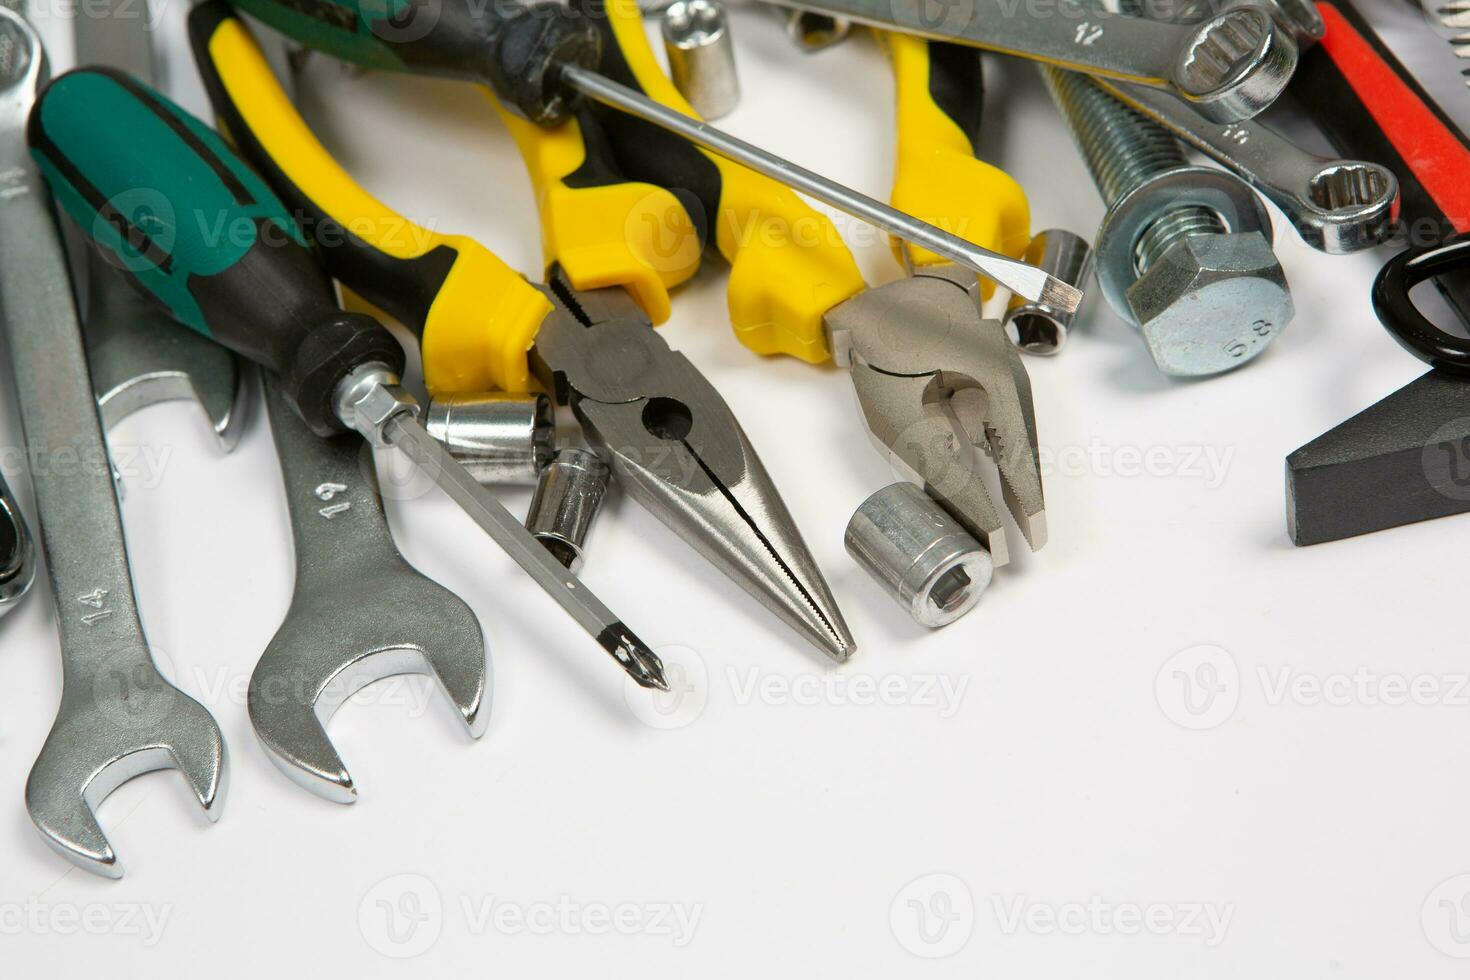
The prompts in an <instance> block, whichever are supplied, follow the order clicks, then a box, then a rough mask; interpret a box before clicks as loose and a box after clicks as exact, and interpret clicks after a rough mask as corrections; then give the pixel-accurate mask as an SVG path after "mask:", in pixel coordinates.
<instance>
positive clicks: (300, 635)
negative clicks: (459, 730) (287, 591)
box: [248, 377, 490, 803]
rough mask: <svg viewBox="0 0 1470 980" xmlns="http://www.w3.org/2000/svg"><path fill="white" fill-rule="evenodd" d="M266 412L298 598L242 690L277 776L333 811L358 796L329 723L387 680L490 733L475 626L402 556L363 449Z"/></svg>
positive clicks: (269, 389) (275, 408) (277, 407)
mask: <svg viewBox="0 0 1470 980" xmlns="http://www.w3.org/2000/svg"><path fill="white" fill-rule="evenodd" d="M265 403H266V405H267V409H268V411H269V413H270V420H271V431H272V432H273V433H274V435H275V440H276V452H277V454H278V455H279V457H280V461H281V475H282V477H283V479H284V481H285V484H286V502H287V506H288V509H289V510H290V513H291V530H292V534H293V536H294V538H295V542H296V589H295V593H294V595H293V596H292V599H291V606H290V609H289V610H288V611H287V613H286V619H285V621H284V622H282V623H281V627H280V629H279V630H278V631H277V632H276V635H275V637H274V638H273V639H272V640H271V642H270V645H269V646H268V647H267V648H266V651H265V653H264V654H263V655H262V656H261V658H260V662H259V663H258V664H257V665H256V667H255V672H254V674H253V675H252V676H251V678H250V691H249V697H248V703H249V709H250V722H251V724H252V725H253V726H254V727H255V734H256V735H257V736H258V737H259V738H260V742H261V744H262V745H263V746H265V749H266V751H267V753H268V754H269V755H270V758H271V761H273V762H274V763H275V764H276V765H277V766H278V767H279V768H280V770H281V771H282V772H284V773H285V774H286V775H287V776H290V777H291V778H292V779H294V780H295V781H296V782H298V783H300V784H301V785H302V786H304V787H306V788H307V789H309V790H311V791H312V792H314V793H317V794H320V795H321V796H324V797H326V798H327V799H329V800H333V801H335V802H337V803H351V802H353V801H354V800H356V799H357V788H356V786H355V785H354V784H353V781H352V777H351V776H350V775H349V774H348V772H347V768H346V766H344V765H343V763H342V759H341V756H339V755H338V754H337V750H336V749H335V748H334V747H333V745H332V742H331V739H330V738H328V736H327V732H326V727H325V726H326V722H327V720H328V719H329V718H331V716H332V715H333V714H334V713H335V712H336V710H337V709H338V708H339V707H340V706H341V705H342V703H343V702H344V701H346V700H347V699H348V698H350V697H351V696H352V695H353V694H355V693H356V692H357V691H359V690H361V689H362V688H363V687H365V686H367V685H368V684H371V683H372V682H374V681H376V680H379V679H381V678H384V677H388V676H391V675H394V674H410V673H415V674H430V675H432V676H434V677H436V678H437V679H438V681H439V685H440V687H441V688H442V689H443V691H444V693H445V694H446V695H448V697H449V699H450V700H451V701H452V702H453V703H454V706H455V708H457V709H458V711H459V715H460V718H461V720H463V722H464V724H465V727H466V728H467V729H468V730H469V733H470V735H472V736H473V737H475V738H478V737H479V736H481V735H483V734H484V732H485V727H486V725H487V724H488V722H489V711H488V710H487V709H488V705H489V700H490V697H489V686H488V679H489V678H488V663H487V659H486V655H485V636H484V633H483V632H482V630H481V629H480V622H479V620H478V619H476V618H475V614H474V613H473V612H472V611H471V610H470V607H469V606H467V605H466V604H465V603H464V601H463V600H461V599H460V598H459V597H458V596H456V595H455V594H454V593H452V592H450V591H449V590H448V589H446V588H444V587H443V586H442V585H439V584H438V583H437V582H434V581H432V580H430V579H429V578H427V577H426V576H424V575H423V574H421V573H420V572H418V571H417V570H416V569H414V568H413V567H412V566H411V565H409V563H408V562H407V561H406V560H405V559H404V558H403V556H402V554H400V553H399V551H398V547H397V545H395V544H394V543H393V535H392V533H391V531H390V530H389V528H388V520H387V517H386V516H385V515H384V513H383V500H382V497H381V495H380V492H379V488H378V483H377V478H376V471H375V470H374V469H373V461H372V456H371V454H370V453H367V452H365V451H364V446H363V443H362V440H360V439H357V438H355V437H354V436H351V435H347V436H336V437H333V438H330V439H323V438H321V437H319V436H317V435H316V434H314V433H313V432H312V431H311V429H309V428H308V427H307V425H306V423H304V422H302V421H301V419H300V418H299V417H298V416H297V415H296V414H295V413H294V412H292V411H291V409H290V408H289V406H287V405H286V402H285V399H284V398H283V397H282V395H281V393H280V391H279V389H278V388H277V387H276V382H275V379H274V377H268V378H267V379H266V391H265Z"/></svg>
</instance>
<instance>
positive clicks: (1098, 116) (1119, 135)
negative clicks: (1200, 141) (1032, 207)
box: [1042, 65, 1225, 275]
mask: <svg viewBox="0 0 1470 980" xmlns="http://www.w3.org/2000/svg"><path fill="white" fill-rule="evenodd" d="M1042 75H1043V76H1044V77H1045V79H1046V87H1047V90H1048V91H1050V92H1051V97H1052V101H1053V102H1055V103H1056V104H1057V108H1058V109H1060V110H1061V112H1062V118H1064V119H1065V120H1066V121H1067V128H1068V129H1069V130H1071V132H1072V138H1073V139H1074V140H1076V141H1077V146H1078V148H1079V149H1081V151H1082V157H1083V159H1084V160H1085V161H1086V162H1087V169H1088V171H1089V172H1090V173H1091V174H1092V180H1093V183H1095V184H1097V189H1098V191H1099V192H1100V193H1101V194H1102V196H1103V203H1105V204H1106V205H1107V206H1108V207H1109V208H1111V207H1113V206H1114V205H1116V204H1117V203H1118V202H1119V201H1121V200H1122V199H1123V198H1125V197H1127V196H1128V195H1129V194H1131V193H1133V192H1134V191H1135V190H1137V189H1138V188H1140V187H1142V186H1143V185H1144V184H1145V183H1147V182H1148V181H1149V180H1152V179H1153V178H1154V177H1157V176H1158V175H1159V174H1162V173H1167V172H1168V171H1170V170H1174V169H1176V168H1178V167H1183V166H1185V165H1186V163H1187V161H1186V160H1185V159H1184V151H1183V150H1182V149H1180V147H1179V143H1178V141H1177V140H1175V139H1174V136H1173V134H1171V133H1170V132H1169V131H1168V130H1166V129H1164V128H1163V127H1162V126H1159V125H1157V124H1156V123H1154V122H1153V121H1152V120H1150V119H1147V118H1145V117H1144V116H1143V115H1141V114H1139V113H1138V112H1135V111H1134V110H1133V109H1132V108H1130V107H1129V106H1126V105H1124V104H1123V103H1122V102H1119V101H1118V100H1117V99H1115V98H1113V97H1112V96H1111V95H1109V94H1108V93H1107V92H1104V91H1103V90H1102V89H1101V88H1099V87H1098V86H1096V85H1094V84H1093V83H1092V81H1091V80H1090V79H1088V78H1087V77H1086V76H1085V75H1081V74H1078V73H1077V72H1071V71H1065V70H1063V69H1060V68H1053V67H1051V66H1050V65H1047V66H1045V67H1043V68H1042ZM1224 233H1225V226H1224V224H1222V223H1221V221H1220V219H1219V217H1218V216H1217V215H1216V214H1215V213H1214V212H1213V211H1210V210H1209V209H1207V208H1199V207H1183V208H1179V209H1178V210H1176V211H1172V212H1170V213H1169V214H1168V215H1165V216H1164V217H1163V218H1160V219H1159V220H1158V221H1155V222H1154V223H1153V224H1152V225H1150V226H1149V227H1148V228H1147V229H1145V230H1144V232H1143V234H1142V235H1140V236H1139V239H1138V245H1137V248H1136V254H1135V255H1134V259H1133V268H1134V273H1135V274H1136V275H1143V273H1145V272H1147V271H1148V267H1149V266H1151V265H1152V264H1153V263H1154V262H1155V261H1157V260H1158V259H1159V257H1160V256H1162V255H1163V254H1164V253H1165V252H1167V251H1168V250H1169V248H1170V247H1171V246H1173V245H1174V244H1175V243H1176V242H1180V241H1183V240H1184V239H1185V238H1187V237H1189V236H1190V235H1219V234H1224Z"/></svg>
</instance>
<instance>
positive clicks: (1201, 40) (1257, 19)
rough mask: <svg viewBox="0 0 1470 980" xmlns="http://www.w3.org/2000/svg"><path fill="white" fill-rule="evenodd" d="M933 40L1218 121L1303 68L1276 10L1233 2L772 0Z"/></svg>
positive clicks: (1270, 93)
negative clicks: (1083, 77)
mask: <svg viewBox="0 0 1470 980" xmlns="http://www.w3.org/2000/svg"><path fill="white" fill-rule="evenodd" d="M773 2H775V3H776V4H778V5H780V6H785V7H795V8H797V9H800V10H809V11H816V12H817V13H821V14H826V15H828V16H830V17H836V18H842V19H845V20H853V21H858V22H859V23H864V24H870V25H873V26H876V27H884V28H887V29H889V30H896V31H899V32H901V33H905V34H917V35H919V36H920V37H926V38H929V39H931V40H936V41H950V42H953V43H956V44H968V45H972V46H974V47H979V48H988V49H990V50H992V51H999V52H1002V53H1004V54H1012V55H1016V56H1018V57H1022V58H1029V59H1031V60H1034V61H1040V62H1044V63H1046V64H1051V65H1057V66H1058V67H1062V68H1070V69H1072V70H1073V71H1080V72H1085V73H1086V74H1089V75H1097V76H1101V77H1106V78H1115V79H1121V80H1124V81H1131V82H1135V83H1140V84H1143V85H1147V86H1152V87H1154V88H1157V89H1158V90H1159V91H1161V92H1166V93H1168V94H1169V96H1171V97H1173V98H1176V99H1182V100H1183V101H1184V102H1186V103H1188V104H1189V105H1191V106H1193V107H1194V109H1195V110H1196V111H1197V112H1199V113H1200V114H1201V115H1203V116H1206V117H1207V118H1209V119H1213V120H1216V121H1218V122H1230V121H1231V120H1235V119H1248V118H1250V117H1251V116H1254V115H1255V114H1256V113H1258V112H1260V111H1261V110H1262V109H1264V108H1266V107H1267V106H1269V105H1270V104H1271V103H1272V102H1274V101H1275V99H1276V97H1277V96H1278V95H1280V94H1281V92H1282V91H1283V90H1284V89H1285V88H1286V84H1287V82H1289V81H1290V80H1291V75H1292V72H1293V71H1295V70H1296V62H1297V45H1296V42H1295V41H1294V40H1293V39H1292V37H1291V35H1290V34H1289V33H1288V32H1287V31H1285V30H1283V29H1282V28H1281V26H1280V25H1279V24H1278V23H1277V21H1276V19H1275V17H1273V15H1272V14H1271V12H1270V11H1268V10H1267V9H1265V8H1263V7H1259V6H1233V7H1229V8H1227V9H1225V10H1222V11H1220V12H1219V13H1217V14H1215V15H1213V16H1211V17H1208V18H1206V19H1205V20H1202V21H1200V22H1199V23H1196V24H1188V25H1183V24H1170V23H1165V22H1163V21H1156V20H1146V19H1144V18H1142V17H1133V16H1127V15H1125V14H1120V13H1116V12H1112V11H1108V10H1103V9H1099V8H1098V6H1097V5H1096V3H1095V2H1094V0H1055V2H1051V3H1048V4H1047V5H1046V7H1047V9H1046V10H1045V11H1037V10H1031V9H1028V6H1027V4H1025V3H1023V2H1020V0H1016V2H1010V0H944V2H935V0H773Z"/></svg>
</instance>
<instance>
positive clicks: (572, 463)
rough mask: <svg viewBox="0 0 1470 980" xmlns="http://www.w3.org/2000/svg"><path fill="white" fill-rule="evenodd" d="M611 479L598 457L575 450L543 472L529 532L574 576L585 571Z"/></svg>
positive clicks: (558, 456)
mask: <svg viewBox="0 0 1470 980" xmlns="http://www.w3.org/2000/svg"><path fill="white" fill-rule="evenodd" d="M611 476H612V471H611V470H609V469H608V466H607V464H606V463H604V462H603V461H602V460H601V459H599V458H598V456H597V454H596V453H594V452H592V451H591V450H587V449H578V448H576V447H575V446H568V447H567V448H566V449H563V450H561V451H560V452H558V453H557V454H556V458H555V459H553V460H552V461H551V463H550V464H548V465H547V467H546V468H545V469H544V470H542V471H541V480H540V481H539V482H538V483H537V484H536V494H535V496H533V497H532V498H531V507H530V509H529V510H528V511H527V512H526V530H528V531H530V532H531V534H532V535H533V536H534V537H535V538H536V540H537V541H540V542H541V543H542V544H544V545H545V546H546V548H547V550H548V551H550V552H551V553H552V554H553V555H555V556H556V560H557V561H559V562H561V563H562V564H563V565H565V566H566V567H567V568H570V569H571V570H572V571H574V572H575V571H577V570H578V569H580V568H581V567H582V561H583V551H584V547H585V545H586V542H587V535H588V533H589V532H590V531H591V530H592V522H593V521H594V520H596V519H597V512H598V511H599V510H601V509H602V498H603V497H604V496H605V495H606V494H607V483H608V478H609V477H611Z"/></svg>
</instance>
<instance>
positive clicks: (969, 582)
mask: <svg viewBox="0 0 1470 980" xmlns="http://www.w3.org/2000/svg"><path fill="white" fill-rule="evenodd" d="M843 541H844V543H845V544H846V546H847V553H848V554H850V555H852V558H853V561H855V562H857V563H858V564H859V565H860V566H862V568H863V570H864V571H866V572H867V573H868V574H869V575H871V576H872V577H873V579H874V580H875V581H877V582H878V583H879V584H880V585H882V586H883V587H884V589H886V590H887V591H888V594H889V595H891V596H893V598H895V599H897V600H898V604H899V605H901V606H903V607H904V608H905V609H906V610H908V614H909V615H910V616H912V617H913V619H914V622H916V623H918V624H919V625H920V626H928V627H930V628H931V629H933V628H935V627H939V626H948V625H949V624H950V623H952V622H954V621H955V620H957V619H959V618H960V617H961V616H963V615H965V613H967V612H969V611H970V610H971V609H974V608H975V605H976V603H978V602H979V601H980V597H981V596H982V595H984V593H985V590H986V589H987V588H988V587H989V586H990V580H991V577H992V576H993V575H994V574H995V565H994V563H993V562H992V559H991V556H990V553H989V552H988V551H986V550H985V548H984V547H982V546H981V544H980V542H978V541H976V540H975V538H974V537H973V536H971V534H970V533H969V532H968V531H966V530H965V529H964V528H963V527H961V526H960V525H959V523H958V522H957V521H955V519H954V518H953V517H951V516H950V515H949V514H948V513H947V512H946V511H945V510H944V508H942V507H940V506H939V505H938V504H937V503H935V502H934V501H933V500H931V499H930V498H929V496H928V494H926V493H924V491H923V490H921V489H919V488H918V487H916V486H914V485H913V484H912V483H895V484H893V485H892V486H887V487H884V488H883V489H882V490H879V491H878V492H877V493H875V494H873V495H872V496H871V497H869V498H868V499H867V500H865V501H863V502H862V505H861V506H859V507H858V509H857V511H856V512H855V513H854V514H853V515H852V519H851V520H849V521H848V522H847V532H846V534H845V535H844V537H843Z"/></svg>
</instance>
